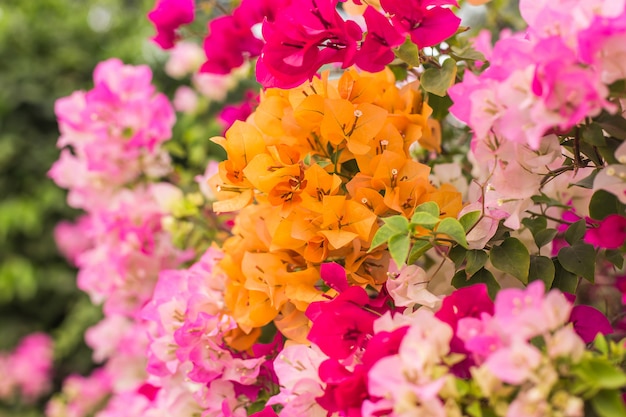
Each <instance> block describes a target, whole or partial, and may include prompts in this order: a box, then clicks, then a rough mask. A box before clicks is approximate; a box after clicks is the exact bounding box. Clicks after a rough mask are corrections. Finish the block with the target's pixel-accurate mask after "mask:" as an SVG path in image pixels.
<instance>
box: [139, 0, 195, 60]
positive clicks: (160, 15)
mask: <svg viewBox="0 0 626 417" xmlns="http://www.w3.org/2000/svg"><path fill="white" fill-rule="evenodd" d="M148 19H150V21H151V22H152V23H153V24H154V26H155V28H156V30H157V35H156V36H155V37H154V38H152V40H154V42H156V43H157V44H158V45H159V46H160V47H161V48H163V49H170V48H172V47H174V43H175V42H176V40H177V39H178V35H177V33H176V31H177V30H178V28H179V27H181V26H182V25H186V24H188V23H191V22H193V19H194V0H158V1H157V4H156V5H155V6H154V9H152V10H151V11H150V13H148Z"/></svg>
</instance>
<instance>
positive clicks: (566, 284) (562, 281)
mask: <svg viewBox="0 0 626 417" xmlns="http://www.w3.org/2000/svg"><path fill="white" fill-rule="evenodd" d="M552 262H553V263H554V281H552V287H551V288H556V289H558V290H561V291H562V292H568V293H570V294H576V289H577V288H578V280H577V279H576V274H572V273H571V272H569V271H567V270H566V269H565V268H563V266H562V265H561V263H560V262H559V261H558V259H553V260H552Z"/></svg>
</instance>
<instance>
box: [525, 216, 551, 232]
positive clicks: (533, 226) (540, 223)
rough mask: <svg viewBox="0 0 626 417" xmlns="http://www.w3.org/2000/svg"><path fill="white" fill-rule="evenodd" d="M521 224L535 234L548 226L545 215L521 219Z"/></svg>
mask: <svg viewBox="0 0 626 417" xmlns="http://www.w3.org/2000/svg"><path fill="white" fill-rule="evenodd" d="M522 224H523V225H524V226H526V227H527V228H528V230H530V233H532V234H533V235H536V234H537V233H539V232H540V231H542V230H545V229H546V227H548V220H546V218H545V217H534V218H532V219H531V218H526V219H523V220H522Z"/></svg>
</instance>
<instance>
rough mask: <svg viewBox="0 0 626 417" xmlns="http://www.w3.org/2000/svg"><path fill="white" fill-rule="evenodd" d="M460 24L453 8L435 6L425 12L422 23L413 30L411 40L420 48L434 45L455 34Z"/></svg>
mask: <svg viewBox="0 0 626 417" xmlns="http://www.w3.org/2000/svg"><path fill="white" fill-rule="evenodd" d="M460 24H461V19H460V18H459V17H457V16H456V15H455V14H454V13H453V12H452V10H450V9H442V8H440V7H435V8H433V9H430V10H426V11H425V12H424V17H423V19H422V21H421V23H420V25H419V26H418V27H417V29H415V30H412V31H411V40H412V41H413V42H415V43H416V44H417V46H418V47H420V48H424V47H426V46H433V45H436V44H438V43H440V42H442V41H445V40H446V39H448V38H449V37H450V36H452V35H454V33H455V32H456V30H457V29H458V28H459V25H460Z"/></svg>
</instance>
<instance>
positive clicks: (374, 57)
mask: <svg viewBox="0 0 626 417" xmlns="http://www.w3.org/2000/svg"><path fill="white" fill-rule="evenodd" d="M363 17H364V18H365V22H366V24H367V35H365V40H364V41H363V43H361V47H360V48H359V51H358V52H357V54H356V57H355V62H356V65H358V67H359V68H361V69H363V70H365V71H369V72H378V71H382V70H383V69H384V68H385V65H387V64H389V63H390V62H391V61H393V59H394V58H395V55H394V53H393V51H392V50H391V48H394V47H396V46H398V45H401V44H402V42H404V36H402V35H401V34H400V33H399V32H398V31H397V30H396V29H395V28H394V27H393V26H392V25H391V23H390V22H389V20H388V19H387V17H385V16H384V15H383V14H381V13H379V12H378V11H376V9H374V8H373V7H371V6H368V7H367V9H365V13H364V14H363Z"/></svg>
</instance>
